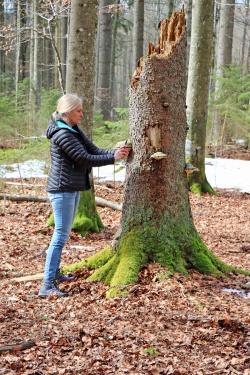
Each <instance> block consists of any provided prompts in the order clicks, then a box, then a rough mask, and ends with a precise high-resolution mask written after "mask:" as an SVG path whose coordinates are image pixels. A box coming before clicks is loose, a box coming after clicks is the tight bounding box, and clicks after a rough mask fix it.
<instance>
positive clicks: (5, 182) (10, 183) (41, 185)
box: [4, 181, 45, 188]
mask: <svg viewBox="0 0 250 375" xmlns="http://www.w3.org/2000/svg"><path fill="white" fill-rule="evenodd" d="M4 184H5V185H13V186H23V187H30V188H35V187H44V186H45V185H43V184H35V185H33V184H26V183H23V184H22V183H21V182H14V181H4Z"/></svg>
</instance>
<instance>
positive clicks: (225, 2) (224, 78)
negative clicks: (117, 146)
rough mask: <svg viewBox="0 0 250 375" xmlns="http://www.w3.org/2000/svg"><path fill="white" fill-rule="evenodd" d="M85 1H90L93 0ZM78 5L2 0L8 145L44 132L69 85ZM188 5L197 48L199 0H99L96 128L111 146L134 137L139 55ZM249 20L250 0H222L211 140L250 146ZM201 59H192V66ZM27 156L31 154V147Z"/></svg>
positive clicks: (1, 65)
mask: <svg viewBox="0 0 250 375" xmlns="http://www.w3.org/2000/svg"><path fill="white" fill-rule="evenodd" d="M82 3H83V6H84V5H86V6H88V1H82ZM70 6H71V4H70V1H67V0H58V1H56V0H55V1H46V0H43V1H35V0H5V1H0V129H1V130H0V135H1V145H2V147H6V146H9V145H11V146H12V147H13V145H14V146H15V147H17V146H18V145H19V146H20V145H22V146H23V140H24V139H25V138H26V137H28V138H29V137H34V136H35V137H41V136H42V135H43V134H44V130H45V128H46V125H47V121H48V118H49V116H50V114H51V113H52V112H53V110H54V108H55V103H56V100H57V98H58V97H59V96H60V95H61V93H62V92H64V91H65V87H66V73H67V59H69V56H68V55H67V50H68V43H69V38H68V36H69V19H70V17H69V16H70ZM182 6H184V7H185V11H186V19H187V33H188V51H189V45H190V38H191V22H192V0H184V1H181V0H169V1H167V0H145V1H142V0H134V1H132V0H100V1H99V4H98V6H97V7H96V12H97V14H98V25H96V35H97V37H96V41H95V40H93V43H95V51H96V54H95V55H96V56H95V96H94V98H95V100H94V133H93V136H94V139H95V141H96V142H97V143H99V144H100V145H102V146H106V147H111V146H113V145H114V143H115V142H116V141H117V140H120V139H124V138H126V137H127V127H128V126H127V125H128V124H127V113H128V110H127V107H128V88H129V83H130V80H131V77H132V75H133V72H134V70H135V67H136V63H137V61H138V59H139V58H140V57H141V56H142V55H145V54H146V50H147V44H148V42H149V41H151V42H153V43H155V42H156V39H157V34H158V25H159V22H160V20H161V19H163V18H165V17H168V16H169V15H171V13H172V11H173V10H175V9H181V8H182ZM86 9H87V8H86ZM249 24H250V11H249V0H236V1H235V0H221V1H216V2H215V6H214V34H213V54H212V59H211V61H210V98H209V115H208V124H207V145H225V144H227V143H235V142H236V143H237V142H244V144H245V146H246V147H247V144H248V142H249V139H250V125H249V124H250V110H249V101H250V91H249V88H250V74H249V71H250V27H249ZM87 27H88V24H87V23H86V28H87ZM187 61H188V59H187ZM196 63H197V62H195V61H192V59H190V61H189V67H190V66H192V65H193V64H196ZM187 75H188V67H187ZM79 94H81V95H83V96H84V92H81V93H79ZM200 95H203V93H202V92H201V93H200ZM89 132H90V131H89ZM91 133H92V130H91ZM39 139H40V138H39ZM241 140H244V141H241ZM26 143H27V140H26ZM25 147H26V150H27V147H28V146H27V144H26V146H25ZM29 148H30V149H31V153H32V152H33V151H34V149H35V150H36V152H37V153H39V154H40V155H41V153H42V150H46V149H47V143H45V142H44V141H43V139H42V140H41V139H40V140H39V141H37V140H36V141H35V142H34V141H33V142H31V143H30V144H29ZM19 158H21V159H23V158H24V159H27V158H29V153H28V152H26V155H25V156H20V155H19ZM19 161H20V160H19Z"/></svg>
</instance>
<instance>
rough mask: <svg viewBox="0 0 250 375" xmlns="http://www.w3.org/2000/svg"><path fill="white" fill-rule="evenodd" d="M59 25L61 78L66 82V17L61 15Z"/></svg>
mask: <svg viewBox="0 0 250 375" xmlns="http://www.w3.org/2000/svg"><path fill="white" fill-rule="evenodd" d="M60 26H61V33H60V34H61V62H62V80H63V82H66V62H67V34H68V17H67V15H66V14H64V15H62V18H61V20H60Z"/></svg>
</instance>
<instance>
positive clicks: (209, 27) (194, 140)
mask: <svg viewBox="0 0 250 375" xmlns="http://www.w3.org/2000/svg"><path fill="white" fill-rule="evenodd" d="M213 15H214V1H213V0H207V1H200V0H194V1H193V14H192V33H191V47H190V58H189V72H188V87H187V120H188V126H189V127H190V140H191V156H190V160H189V161H190V162H191V163H192V164H193V165H194V166H195V167H196V168H198V169H199V171H198V172H194V173H192V174H190V175H189V184H190V189H191V190H192V191H193V192H198V193H201V192H213V189H212V188H211V186H210V185H209V183H208V181H207V179H206V175H205V143H206V123H207V112H208V93H209V70H210V67H211V57H212V45H213Z"/></svg>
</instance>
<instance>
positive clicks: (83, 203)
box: [66, 0, 103, 235]
mask: <svg viewBox="0 0 250 375" xmlns="http://www.w3.org/2000/svg"><path fill="white" fill-rule="evenodd" d="M96 30H97V0H72V2H71V13H70V26H69V42H68V60H67V74H66V92H68V93H69V92H71V93H76V94H78V95H80V96H82V97H83V111H84V118H83V121H82V123H81V125H82V126H83V128H84V131H85V133H86V134H87V135H88V136H89V137H90V138H91V135H92V128H93V107H94V87H95V83H94V76H95V38H96ZM102 228H103V224H102V222H101V219H100V217H99V215H98V212H97V210H96V206H95V198H94V188H93V183H92V190H89V191H84V192H81V197H80V203H79V208H78V210H77V214H76V217H75V219H74V222H73V229H75V230H76V231H78V232H79V233H81V234H82V235H85V234H86V233H87V232H99V231H100V230H101V229H102Z"/></svg>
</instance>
